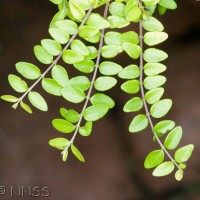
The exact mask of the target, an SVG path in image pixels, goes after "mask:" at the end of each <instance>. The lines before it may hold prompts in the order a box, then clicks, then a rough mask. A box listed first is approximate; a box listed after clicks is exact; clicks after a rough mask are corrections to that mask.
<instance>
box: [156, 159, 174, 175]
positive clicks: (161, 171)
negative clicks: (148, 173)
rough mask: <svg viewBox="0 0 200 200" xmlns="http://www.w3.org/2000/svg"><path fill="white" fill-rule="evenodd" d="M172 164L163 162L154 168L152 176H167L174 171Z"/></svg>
mask: <svg viewBox="0 0 200 200" xmlns="http://www.w3.org/2000/svg"><path fill="white" fill-rule="evenodd" d="M174 168H175V166H174V163H173V162H171V161H167V162H164V163H162V164H160V165H158V166H157V167H156V169H155V170H154V171H153V176H156V177H160V176H167V175H168V174H170V173H172V172H173V171H174Z"/></svg>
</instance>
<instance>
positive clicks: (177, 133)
mask: <svg viewBox="0 0 200 200" xmlns="http://www.w3.org/2000/svg"><path fill="white" fill-rule="evenodd" d="M181 138H182V128H181V127H180V126H178V127H176V128H174V129H173V130H172V131H171V132H170V133H169V134H168V136H167V137H166V139H165V142H164V146H165V147H166V148H167V149H169V150H173V149H175V148H176V147H177V146H178V145H179V143H180V140H181Z"/></svg>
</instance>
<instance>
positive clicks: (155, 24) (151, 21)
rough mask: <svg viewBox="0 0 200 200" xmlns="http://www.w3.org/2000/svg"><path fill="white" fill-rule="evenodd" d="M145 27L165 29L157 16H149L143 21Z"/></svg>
mask: <svg viewBox="0 0 200 200" xmlns="http://www.w3.org/2000/svg"><path fill="white" fill-rule="evenodd" d="M142 25H143V28H144V29H145V30H147V31H163V30H164V27H163V25H162V24H161V22H160V21H158V20H157V19H156V18H155V17H152V16H149V17H147V18H146V19H145V20H144V21H143V23H142Z"/></svg>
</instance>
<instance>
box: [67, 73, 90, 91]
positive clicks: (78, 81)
mask: <svg viewBox="0 0 200 200" xmlns="http://www.w3.org/2000/svg"><path fill="white" fill-rule="evenodd" d="M66 86H69V87H72V88H75V89H79V90H81V91H85V90H88V89H89V87H90V80H89V79H88V78H87V77H85V76H77V77H74V78H72V79H70V80H69V81H68V82H67V84H66Z"/></svg>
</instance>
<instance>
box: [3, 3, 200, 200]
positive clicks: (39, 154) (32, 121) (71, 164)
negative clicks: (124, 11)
mask: <svg viewBox="0 0 200 200" xmlns="http://www.w3.org/2000/svg"><path fill="white" fill-rule="evenodd" d="M177 3H178V9H177V10H176V11H169V12H168V13H167V14H166V15H165V16H164V17H159V19H160V20H161V21H162V22H163V24H164V26H165V31H166V32H167V33H168V34H169V39H168V40H167V41H166V42H165V43H164V44H163V45H160V46H159V48H162V49H164V50H165V51H166V52H167V53H168V54H169V59H168V60H167V61H165V64H166V65H167V66H168V70H167V71H166V72H165V75H166V76H167V77H168V81H167V83H166V84H165V89H166V94H165V97H168V98H172V99H173V101H174V104H173V109H172V110H171V111H170V113H169V114H168V115H167V117H166V119H172V120H175V121H176V122H177V124H178V125H179V124H180V125H182V126H183V129H184V137H183V139H182V142H181V145H186V144H189V143H193V144H195V150H194V153H193V156H192V158H191V159H190V161H189V162H188V168H187V170H186V172H185V174H184V179H183V181H182V182H180V183H179V182H176V181H175V179H174V174H172V175H170V176H167V177H163V178H154V177H152V175H151V173H152V171H151V170H145V169H144V167H143V162H144V159H145V156H146V155H147V154H148V153H149V152H150V151H151V150H154V149H157V148H158V145H157V144H156V143H154V142H153V141H152V132H151V131H150V129H147V130H146V131H143V132H141V133H139V134H135V135H131V134H130V133H128V128H127V127H128V125H129V123H130V121H131V119H132V118H133V116H134V113H133V114H125V113H123V112H122V108H123V105H124V104H125V102H126V101H127V100H129V99H130V96H129V95H125V94H124V93H123V92H122V91H120V89H119V87H120V84H121V83H122V81H121V82H119V83H118V85H117V86H116V87H115V89H114V90H113V91H112V92H110V93H109V94H110V95H112V96H113V98H114V99H115V101H116V107H115V108H114V109H113V110H112V111H110V112H109V114H108V115H107V116H106V117H104V118H103V119H102V120H100V121H98V122H96V123H95V125H94V130H93V133H92V135H91V136H90V137H87V138H82V137H80V136H79V137H77V138H76V145H77V146H78V147H79V149H80V150H81V151H82V153H83V154H84V156H85V159H86V163H84V164H83V163H80V162H79V161H77V160H76V158H74V157H73V156H72V155H71V154H70V155H69V159H68V162H67V163H63V162H62V161H61V156H60V151H57V150H56V149H53V148H51V147H50V146H49V145H48V141H49V140H50V139H52V138H55V137H61V136H62V134H61V133H59V132H57V131H55V130H54V129H53V128H52V126H51V120H52V119H53V118H57V117H59V107H61V106H62V107H63V106H64V107H66V108H68V107H69V106H70V104H69V103H68V102H66V101H62V100H59V99H57V98H56V97H52V96H48V95H46V94H45V93H44V92H43V94H44V97H45V98H46V99H47V98H48V104H49V112H48V113H42V112H40V111H38V110H36V109H34V114H33V115H32V116H31V115H29V114H27V113H25V112H24V111H22V110H21V109H20V108H19V109H17V111H14V110H13V109H12V108H11V104H9V103H5V102H3V101H1V102H0V104H1V105H0V186H4V187H0V199H2V200H4V199H5V200H7V199H10V198H11V196H10V190H11V186H14V187H15V189H17V187H18V186H24V187H25V188H27V187H29V186H31V187H34V186H35V187H40V188H44V187H49V188H50V189H49V191H50V196H49V197H48V198H47V197H46V198H44V197H42V196H40V197H37V198H38V199H50V200H55V199H56V200H64V199H65V200H103V199H104V200H199V199H200V158H199V155H200V136H199V134H200V92H199V90H200V89H199V88H200V78H199V77H200V64H199V62H200V61H199V60H200V2H198V1H195V0H184V1H180V0H179V1H177ZM55 12H56V7H55V6H54V5H53V4H51V3H50V2H49V1H48V0H43V1H40V0H29V1H25V0H17V1H16V0H10V1H2V0H1V1H0V94H1V95H2V94H15V93H14V91H13V90H12V89H11V88H10V86H9V85H8V82H7V76H8V74H9V73H14V74H17V72H16V70H15V63H16V62H18V61H27V62H33V63H35V64H38V63H37V61H36V59H35V58H34V55H33V51H32V49H33V46H34V45H36V44H38V43H40V40H41V39H43V38H46V37H49V35H48V31H47V29H48V25H49V22H50V20H51V18H52V16H53V15H54V13H55ZM135 28H137V27H134V29H135ZM126 60H127V65H128V64H129V63H130V60H128V59H127V57H126V58H124V57H123V55H119V57H118V62H119V63H122V64H123V66H126V63H125V62H126ZM45 67H46V66H40V68H41V69H42V68H43V69H44V70H45ZM68 71H69V73H70V69H68ZM73 73H74V72H72V74H73ZM37 90H39V91H40V87H38V88H37ZM5 189H6V190H5ZM4 190H5V191H4ZM2 191H3V192H2ZM4 192H5V194H2V193H4ZM30 198H31V197H30ZM13 199H21V198H20V197H17V195H16V194H15V195H14V197H13ZM27 199H29V197H27Z"/></svg>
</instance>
